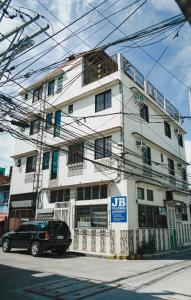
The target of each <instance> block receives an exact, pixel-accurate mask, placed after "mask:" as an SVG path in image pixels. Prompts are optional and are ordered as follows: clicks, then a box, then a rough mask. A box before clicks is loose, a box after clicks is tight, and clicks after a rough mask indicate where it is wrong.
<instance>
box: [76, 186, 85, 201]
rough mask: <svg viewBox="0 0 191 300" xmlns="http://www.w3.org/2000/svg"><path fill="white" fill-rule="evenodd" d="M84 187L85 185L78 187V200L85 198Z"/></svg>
mask: <svg viewBox="0 0 191 300" xmlns="http://www.w3.org/2000/svg"><path fill="white" fill-rule="evenodd" d="M83 192H84V189H83V187H79V188H77V200H84V193H83Z"/></svg>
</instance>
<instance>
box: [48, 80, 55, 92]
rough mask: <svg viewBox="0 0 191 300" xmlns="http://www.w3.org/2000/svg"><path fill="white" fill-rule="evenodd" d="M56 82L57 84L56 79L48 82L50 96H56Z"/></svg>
mask: <svg viewBox="0 0 191 300" xmlns="http://www.w3.org/2000/svg"><path fill="white" fill-rule="evenodd" d="M54 82H55V80H54V79H53V80H51V81H49V82H48V96H51V95H53V94H54Z"/></svg>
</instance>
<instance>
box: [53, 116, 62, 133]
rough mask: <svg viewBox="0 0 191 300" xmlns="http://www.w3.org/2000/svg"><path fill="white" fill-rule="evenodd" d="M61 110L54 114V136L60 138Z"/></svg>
mask: <svg viewBox="0 0 191 300" xmlns="http://www.w3.org/2000/svg"><path fill="white" fill-rule="evenodd" d="M60 125H61V110H57V111H56V112H55V122H54V136H60Z"/></svg>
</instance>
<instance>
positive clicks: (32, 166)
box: [26, 155, 37, 173]
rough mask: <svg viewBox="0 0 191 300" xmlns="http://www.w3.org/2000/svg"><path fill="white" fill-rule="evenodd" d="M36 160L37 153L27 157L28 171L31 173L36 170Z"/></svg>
mask: <svg viewBox="0 0 191 300" xmlns="http://www.w3.org/2000/svg"><path fill="white" fill-rule="evenodd" d="M36 161H37V156H36V155H34V156H29V157H27V162H26V173H31V172H35V171H36Z"/></svg>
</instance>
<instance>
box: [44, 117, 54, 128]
mask: <svg viewBox="0 0 191 300" xmlns="http://www.w3.org/2000/svg"><path fill="white" fill-rule="evenodd" d="M52 117H53V114H52V113H49V114H47V115H46V124H45V129H46V130H47V129H49V128H51V127H52Z"/></svg>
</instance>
